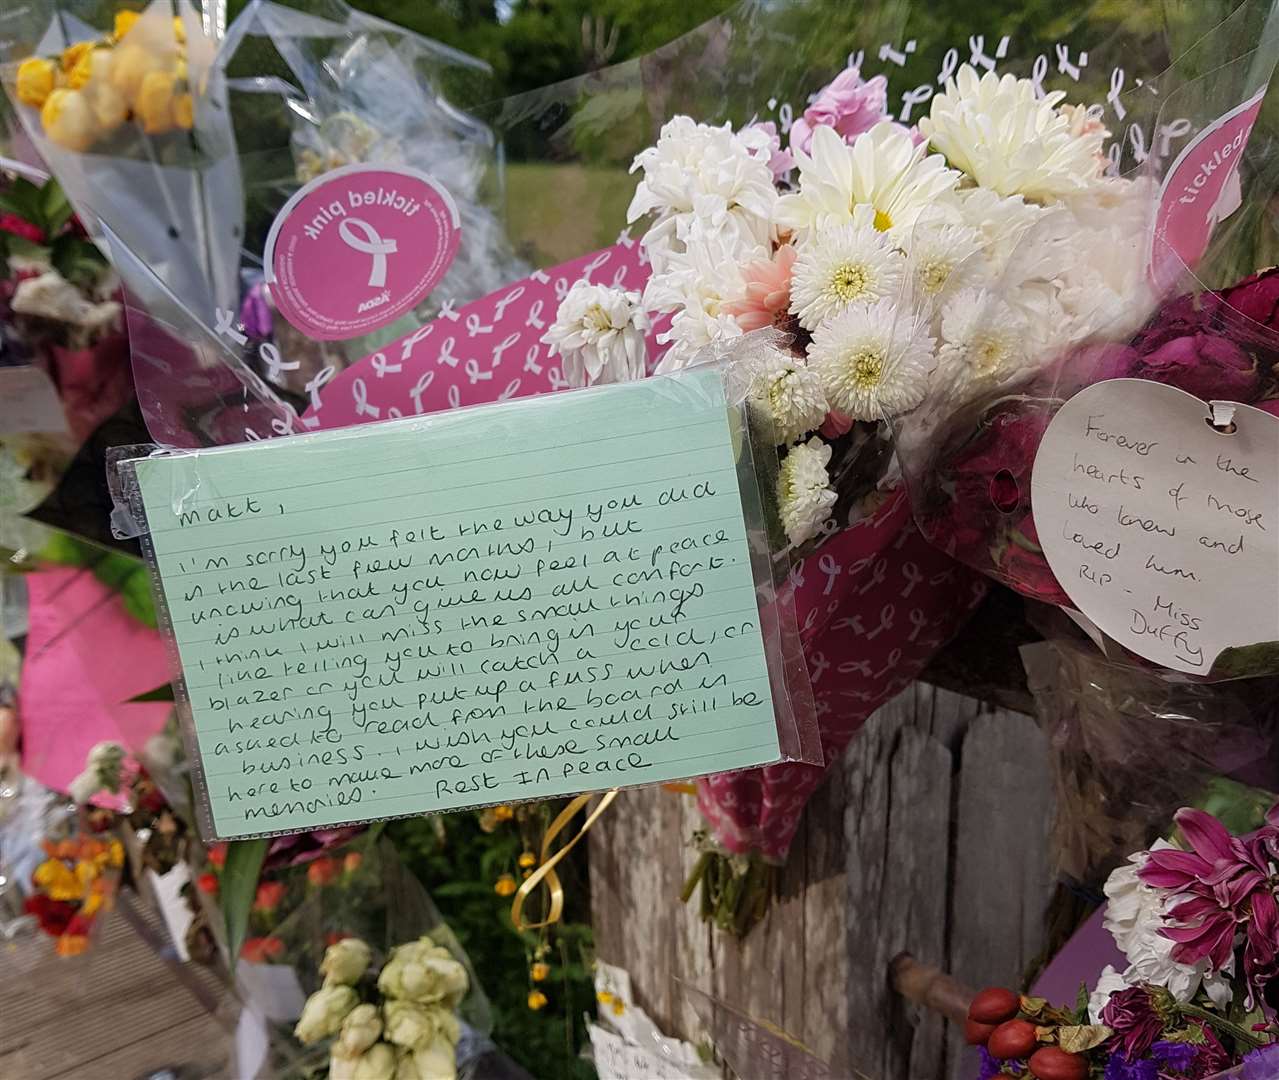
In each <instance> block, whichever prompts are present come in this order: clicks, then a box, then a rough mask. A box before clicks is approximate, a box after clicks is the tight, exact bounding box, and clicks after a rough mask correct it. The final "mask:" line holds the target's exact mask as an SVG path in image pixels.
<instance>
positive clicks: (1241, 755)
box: [1022, 639, 1277, 885]
mask: <svg viewBox="0 0 1279 1080" xmlns="http://www.w3.org/2000/svg"><path fill="white" fill-rule="evenodd" d="M1022 661H1023V664H1024V666H1025V669H1026V675H1027V679H1028V681H1029V686H1030V690H1031V692H1032V694H1033V695H1034V698H1035V705H1036V715H1037V717H1038V720H1039V723H1040V726H1041V727H1042V728H1043V729H1044V732H1045V734H1047V735H1048V737H1049V739H1050V740H1051V743H1052V747H1053V751H1054V753H1053V762H1054V770H1055V773H1056V785H1057V800H1056V802H1057V816H1056V820H1055V823H1054V826H1053V847H1054V850H1055V854H1056V862H1057V866H1058V870H1059V872H1060V873H1062V874H1064V875H1066V876H1067V877H1069V878H1071V879H1073V880H1074V881H1077V882H1081V883H1084V884H1085V885H1095V884H1096V883H1097V882H1098V881H1099V880H1101V879H1102V877H1104V874H1105V873H1106V872H1108V871H1109V870H1111V869H1112V868H1113V867H1114V866H1115V865H1116V864H1117V863H1119V862H1120V861H1122V860H1123V859H1125V858H1126V857H1127V856H1128V854H1129V853H1130V852H1132V851H1137V850H1140V849H1143V848H1145V847H1147V846H1148V845H1149V844H1150V843H1151V841H1153V840H1154V839H1155V838H1157V837H1159V836H1162V835H1163V834H1164V833H1165V832H1166V831H1167V828H1168V822H1169V820H1171V818H1172V816H1173V814H1174V813H1175V812H1176V811H1177V809H1178V808H1179V807H1181V806H1182V805H1183V804H1184V803H1185V802H1186V799H1187V793H1188V792H1197V791H1202V790H1204V789H1205V788H1207V787H1208V785H1209V783H1210V781H1211V780H1212V779H1213V778H1214V777H1217V776H1220V775H1223V774H1230V775H1235V776H1240V777H1242V778H1244V779H1245V780H1247V781H1251V782H1254V783H1261V784H1263V785H1267V786H1268V781H1269V777H1270V775H1271V770H1270V760H1271V754H1272V748H1273V733H1274V724H1275V721H1276V719H1277V718H1276V716H1275V710H1274V701H1275V698H1274V689H1275V687H1274V680H1258V681H1257V682H1255V683H1252V684H1228V685H1219V686H1205V685H1197V684H1194V683H1184V684H1180V685H1178V684H1170V683H1168V682H1167V681H1165V680H1163V679H1161V678H1160V677H1159V676H1158V674H1157V673H1156V672H1153V671H1142V670H1140V669H1136V668H1134V667H1132V666H1131V665H1128V664H1125V663H1123V662H1122V661H1112V660H1107V659H1105V658H1104V657H1101V656H1099V655H1098V654H1097V653H1096V652H1095V651H1094V650H1092V649H1091V647H1090V646H1088V645H1087V643H1078V642H1068V641H1065V640H1061V639H1057V640H1052V641H1046V642H1041V643H1038V644H1035V645H1026V646H1023V647H1022Z"/></svg>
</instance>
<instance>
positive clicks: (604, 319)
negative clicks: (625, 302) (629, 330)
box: [582, 304, 613, 334]
mask: <svg viewBox="0 0 1279 1080" xmlns="http://www.w3.org/2000/svg"><path fill="white" fill-rule="evenodd" d="M582 321H583V322H584V323H586V325H587V326H589V327H590V328H591V329H592V330H594V331H595V332H596V333H599V334H602V333H604V331H605V330H611V329H612V328H613V323H612V320H611V319H609V317H608V313H607V312H606V311H605V310H604V309H603V308H602V307H600V305H599V304H592V305H591V306H590V307H588V308H587V309H586V314H585V315H583V316H582Z"/></svg>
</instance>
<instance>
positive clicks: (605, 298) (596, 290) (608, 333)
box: [542, 279, 649, 386]
mask: <svg viewBox="0 0 1279 1080" xmlns="http://www.w3.org/2000/svg"><path fill="white" fill-rule="evenodd" d="M648 330H649V321H648V316H647V315H645V314H644V309H643V308H641V307H640V297H639V293H636V292H627V291H625V290H624V289H616V288H609V287H608V286H606V285H592V284H591V283H590V282H589V281H586V280H585V279H583V280H581V281H577V282H575V283H574V285H573V287H572V288H571V289H569V291H568V295H567V296H565V297H564V299H563V300H562V301H561V302H560V306H559V310H558V311H557V312H556V314H555V322H554V323H552V324H551V326H550V327H548V328H547V331H546V333H545V334H543V335H542V341H543V342H544V343H545V344H547V345H549V346H550V355H551V356H556V355H558V356H560V357H561V358H562V366H563V369H564V378H565V379H567V380H568V382H569V384H570V385H572V386H590V385H591V384H593V383H618V382H631V381H633V380H635V379H642V378H643V377H644V361H645V358H646V355H647V353H646V350H645V346H644V335H645V334H647V333H648Z"/></svg>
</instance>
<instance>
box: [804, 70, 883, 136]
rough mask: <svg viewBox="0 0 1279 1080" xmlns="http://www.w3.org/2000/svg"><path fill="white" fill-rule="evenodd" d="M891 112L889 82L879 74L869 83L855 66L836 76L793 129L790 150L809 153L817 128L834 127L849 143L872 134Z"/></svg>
mask: <svg viewBox="0 0 1279 1080" xmlns="http://www.w3.org/2000/svg"><path fill="white" fill-rule="evenodd" d="M887 112H888V79H887V78H886V77H885V76H883V75H876V76H875V77H874V78H873V79H871V80H869V81H866V80H863V79H862V75H861V72H860V71H859V70H858V69H857V68H855V67H849V68H846V69H845V70H843V71H841V72H840V73H839V74H838V75H836V76H835V81H834V82H832V83H831V84H830V85H829V86H828V87H826V88H825V89H824V90H823V91H822V92H821V93H819V94H818V95H817V97H816V98H815V99H814V100H813V103H812V104H811V105H810V106H809V107H808V108H807V109H805V110H804V115H803V116H802V117H800V118H799V119H798V120H796V121H795V122H794V123H793V124H792V125H791V129H790V147H791V149H792V150H800V151H802V152H803V153H805V154H807V153H808V152H809V147H810V146H811V145H812V142H813V128H818V127H832V128H834V129H835V130H836V131H837V132H838V133H839V135H840V137H841V138H842V139H843V140H844V141H845V142H852V141H853V139H855V138H857V136H858V135H860V134H862V133H863V132H865V131H869V130H870V129H871V128H873V127H874V126H875V125H876V124H878V123H879V122H880V121H881V120H883V119H884V118H885V116H886V114H887Z"/></svg>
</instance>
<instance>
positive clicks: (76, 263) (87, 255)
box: [49, 233, 107, 285]
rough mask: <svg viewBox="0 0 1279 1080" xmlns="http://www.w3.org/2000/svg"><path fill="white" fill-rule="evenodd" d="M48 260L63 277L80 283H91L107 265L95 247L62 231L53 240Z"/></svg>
mask: <svg viewBox="0 0 1279 1080" xmlns="http://www.w3.org/2000/svg"><path fill="white" fill-rule="evenodd" d="M49 261H50V262H51V263H52V264H53V268H54V269H55V270H57V272H58V273H59V274H61V275H62V276H63V277H64V278H66V279H67V280H68V281H70V282H73V283H75V284H80V285H91V284H92V283H93V282H94V281H96V280H97V278H98V276H99V275H100V274H101V273H102V271H103V268H104V267H105V266H106V265H107V262H106V259H105V258H103V256H102V252H100V251H99V250H98V249H97V247H95V246H94V245H93V244H91V243H90V242H89V241H88V240H85V239H83V238H81V237H79V236H75V235H73V234H71V233H63V234H62V235H61V236H59V237H58V238H57V239H56V240H54V241H53V246H52V248H50V251H49Z"/></svg>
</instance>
